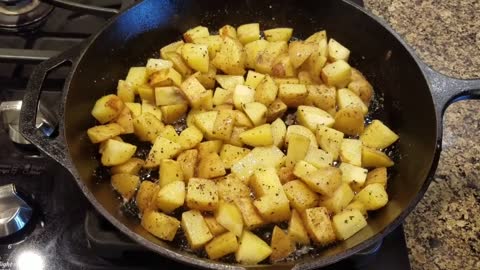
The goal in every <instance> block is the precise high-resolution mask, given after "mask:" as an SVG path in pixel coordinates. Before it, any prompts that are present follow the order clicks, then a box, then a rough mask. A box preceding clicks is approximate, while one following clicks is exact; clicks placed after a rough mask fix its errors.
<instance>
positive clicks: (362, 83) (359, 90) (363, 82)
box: [348, 68, 373, 106]
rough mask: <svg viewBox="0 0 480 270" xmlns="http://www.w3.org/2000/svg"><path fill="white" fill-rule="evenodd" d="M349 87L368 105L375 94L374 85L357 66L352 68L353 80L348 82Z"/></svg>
mask: <svg viewBox="0 0 480 270" xmlns="http://www.w3.org/2000/svg"><path fill="white" fill-rule="evenodd" d="M348 89H350V90H351V91H352V92H354V93H355V94H357V95H358V96H359V97H360V98H361V99H362V101H363V102H364V103H365V105H367V106H368V105H369V104H370V101H371V100H372V96H373V86H372V85H371V84H370V83H369V82H368V81H367V79H366V78H365V77H364V76H363V74H362V73H361V72H360V71H358V70H357V69H355V68H352V81H351V82H350V83H349V84H348Z"/></svg>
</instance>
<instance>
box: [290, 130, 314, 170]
mask: <svg viewBox="0 0 480 270" xmlns="http://www.w3.org/2000/svg"><path fill="white" fill-rule="evenodd" d="M309 147H310V139H309V138H308V137H305V136H303V135H300V134H292V135H290V137H289V140H288V148H287V159H286V160H285V166H287V167H293V166H295V164H296V163H297V161H299V160H302V159H303V158H304V157H305V156H306V155H307V152H308V149H309Z"/></svg>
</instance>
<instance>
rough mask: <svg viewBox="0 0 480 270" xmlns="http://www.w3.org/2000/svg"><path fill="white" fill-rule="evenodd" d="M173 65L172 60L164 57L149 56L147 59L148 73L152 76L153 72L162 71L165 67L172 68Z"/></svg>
mask: <svg viewBox="0 0 480 270" xmlns="http://www.w3.org/2000/svg"><path fill="white" fill-rule="evenodd" d="M172 67H173V63H172V61H169V60H164V59H157V58H149V59H148V60H147V65H146V68H147V75H148V76H150V75H151V74H152V73H155V72H157V71H161V70H164V69H170V68H172Z"/></svg>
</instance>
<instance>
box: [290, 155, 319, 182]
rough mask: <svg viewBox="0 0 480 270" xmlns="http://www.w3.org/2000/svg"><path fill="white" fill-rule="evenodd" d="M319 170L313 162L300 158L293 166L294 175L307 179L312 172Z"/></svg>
mask: <svg viewBox="0 0 480 270" xmlns="http://www.w3.org/2000/svg"><path fill="white" fill-rule="evenodd" d="M316 171H317V167H315V166H313V165H312V164H310V163H308V162H306V161H305V160H300V161H298V162H297V164H295V167H294V168H293V171H292V173H293V175H294V176H296V177H298V178H300V179H302V180H303V179H306V177H308V176H309V175H310V174H313V173H314V172H316Z"/></svg>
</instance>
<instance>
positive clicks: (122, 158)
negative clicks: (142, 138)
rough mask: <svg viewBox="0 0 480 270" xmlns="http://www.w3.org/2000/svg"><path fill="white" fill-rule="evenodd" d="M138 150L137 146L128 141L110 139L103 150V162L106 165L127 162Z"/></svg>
mask: <svg viewBox="0 0 480 270" xmlns="http://www.w3.org/2000/svg"><path fill="white" fill-rule="evenodd" d="M135 151H137V146H135V145H133V144H129V143H126V142H120V141H117V140H112V139H109V140H107V141H106V144H105V148H104V149H103V152H102V158H101V162H102V165H104V166H115V165H120V164H122V163H125V162H127V161H128V160H129V159H130V158H131V157H132V156H133V155H134V154H135Z"/></svg>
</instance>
